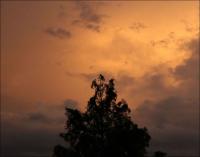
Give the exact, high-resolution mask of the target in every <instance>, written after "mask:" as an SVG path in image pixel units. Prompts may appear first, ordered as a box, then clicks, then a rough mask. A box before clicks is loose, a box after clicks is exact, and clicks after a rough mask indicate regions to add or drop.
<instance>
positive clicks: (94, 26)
mask: <svg viewBox="0 0 200 157" xmlns="http://www.w3.org/2000/svg"><path fill="white" fill-rule="evenodd" d="M76 6H77V7H78V9H79V18H78V19H76V20H74V21H72V24H74V25H78V26H80V27H84V28H86V29H89V30H92V31H96V32H100V30H101V25H102V23H103V19H104V17H106V16H105V15H103V14H100V13H98V12H97V7H98V6H97V4H93V3H89V2H82V1H78V2H76Z"/></svg>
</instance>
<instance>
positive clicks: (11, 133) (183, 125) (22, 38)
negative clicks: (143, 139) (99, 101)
mask: <svg viewBox="0 0 200 157" xmlns="http://www.w3.org/2000/svg"><path fill="white" fill-rule="evenodd" d="M198 3H199V2H198V1H191V2H189V1H177V2H176V1H165V2H161V1H150V2H147V1H142V2H138V1H134V2H130V1H126V2H120V1H115V2H114V1H110V2H91V1H90V2H87V1H84V2H80V1H78V2H73V1H68V2H63V1H60V2H55V1H31V2H25V1H21V2H20V1H16V2H15V1H8V2H6V1H1V124H2V126H1V136H2V138H1V140H2V141H1V143H2V155H3V156H7V157H11V156H13V155H14V156H15V157H16V156H21V157H25V156H26V157H29V156H41V155H51V153H52V149H53V147H54V146H55V145H56V144H58V143H63V141H62V139H60V138H59V137H58V134H59V133H60V132H62V131H63V130H64V122H65V116H64V107H65V106H66V105H67V106H73V107H76V108H79V109H80V110H82V111H84V110H85V108H86V104H87V101H88V99H89V98H90V96H92V94H93V91H92V90H91V88H90V85H91V81H92V80H93V79H94V78H95V77H96V76H97V75H98V74H99V73H102V74H104V75H105V76H106V77H107V79H109V78H111V77H114V78H115V80H116V86H117V90H118V100H120V99H121V98H124V99H125V100H126V101H127V102H128V104H129V106H130V108H131V109H132V117H133V120H134V121H135V122H137V123H138V124H139V126H140V127H144V126H146V127H147V128H148V130H149V133H150V134H151V136H152V140H151V143H150V148H149V151H150V152H152V151H155V150H161V151H164V152H167V153H168V154H169V156H181V157H183V156H187V157H189V156H190V157H191V156H196V157H197V156H199V150H198V146H199V140H198V139H199V69H198V65H199V9H198V6H199V4H198Z"/></svg>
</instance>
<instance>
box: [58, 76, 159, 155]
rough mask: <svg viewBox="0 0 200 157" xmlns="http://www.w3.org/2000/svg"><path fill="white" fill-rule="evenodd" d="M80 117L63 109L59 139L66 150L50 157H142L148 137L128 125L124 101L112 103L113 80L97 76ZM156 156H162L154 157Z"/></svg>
mask: <svg viewBox="0 0 200 157" xmlns="http://www.w3.org/2000/svg"><path fill="white" fill-rule="evenodd" d="M91 88H93V89H94V90H95V93H94V96H92V97H91V98H90V100H89V102H88V105H87V110H86V112H84V113H81V112H80V111H78V110H76V109H70V108H66V115H67V118H68V119H67V122H66V132H65V133H62V134H61V137H63V138H64V140H65V141H66V142H67V143H68V144H69V146H68V147H66V148H65V147H63V146H60V145H57V146H56V147H55V148H54V157H111V156H114V157H144V156H145V155H146V147H148V146H149V141H150V135H149V134H148V132H147V129H146V128H138V126H137V124H135V123H134V122H133V121H131V117H130V112H131V110H130V109H129V107H128V104H127V103H126V101H124V100H122V101H120V102H118V103H117V102H116V99H117V93H116V91H115V84H114V79H111V80H109V81H108V83H107V82H106V81H105V78H104V76H103V75H99V77H98V78H97V79H95V80H94V81H93V82H92V85H91ZM155 155H156V156H159V155H163V154H159V153H157V154H155Z"/></svg>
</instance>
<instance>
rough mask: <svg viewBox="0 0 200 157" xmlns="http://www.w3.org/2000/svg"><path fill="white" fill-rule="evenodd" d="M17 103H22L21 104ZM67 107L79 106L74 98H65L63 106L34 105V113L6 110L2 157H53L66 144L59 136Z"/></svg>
mask: <svg viewBox="0 0 200 157" xmlns="http://www.w3.org/2000/svg"><path fill="white" fill-rule="evenodd" d="M15 103H18V104H21V102H20V101H18V102H16V101H15ZM65 106H68V107H72V108H74V107H76V108H77V107H78V103H77V102H76V101H75V100H73V99H66V100H65V101H64V102H63V103H60V104H46V103H38V104H35V105H34V110H33V111H28V110H26V112H25V111H23V112H22V113H20V112H19V111H18V110H10V111H8V110H3V112H2V113H1V127H2V128H1V137H2V139H1V142H2V143H1V144H2V145H1V154H2V156H5V157H11V156H13V157H27V156H34V157H39V156H51V155H52V152H53V147H54V146H55V145H57V144H58V143H61V144H64V143H63V142H64V141H63V139H61V138H60V137H59V133H61V132H62V131H64V125H65V121H66V116H65ZM29 107H30V106H29ZM27 112H28V113H27ZM24 113H27V114H24ZM16 143H17V144H16Z"/></svg>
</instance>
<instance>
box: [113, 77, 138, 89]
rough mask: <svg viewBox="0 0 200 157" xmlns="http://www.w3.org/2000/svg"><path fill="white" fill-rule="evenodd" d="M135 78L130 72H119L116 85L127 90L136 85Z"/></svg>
mask: <svg viewBox="0 0 200 157" xmlns="http://www.w3.org/2000/svg"><path fill="white" fill-rule="evenodd" d="M134 83H135V78H134V77H132V76H129V75H128V74H123V73H118V75H117V80H116V85H117V87H118V88H119V89H120V90H126V88H130V87H132V86H133V85H134Z"/></svg>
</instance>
